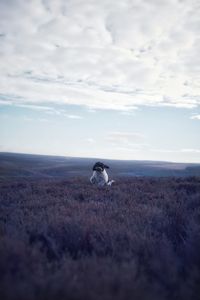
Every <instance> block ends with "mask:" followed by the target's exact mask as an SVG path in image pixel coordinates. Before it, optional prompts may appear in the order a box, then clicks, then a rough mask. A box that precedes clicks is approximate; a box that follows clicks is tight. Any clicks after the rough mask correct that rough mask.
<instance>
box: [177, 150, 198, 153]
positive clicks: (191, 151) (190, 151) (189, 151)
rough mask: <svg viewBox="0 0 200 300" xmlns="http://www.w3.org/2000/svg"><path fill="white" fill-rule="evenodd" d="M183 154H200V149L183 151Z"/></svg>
mask: <svg viewBox="0 0 200 300" xmlns="http://www.w3.org/2000/svg"><path fill="white" fill-rule="evenodd" d="M181 152H186V153H200V149H181Z"/></svg>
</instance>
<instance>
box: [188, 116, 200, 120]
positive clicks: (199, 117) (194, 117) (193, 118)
mask: <svg viewBox="0 0 200 300" xmlns="http://www.w3.org/2000/svg"><path fill="white" fill-rule="evenodd" d="M190 119H192V120H200V115H194V116H192V117H191V118H190Z"/></svg>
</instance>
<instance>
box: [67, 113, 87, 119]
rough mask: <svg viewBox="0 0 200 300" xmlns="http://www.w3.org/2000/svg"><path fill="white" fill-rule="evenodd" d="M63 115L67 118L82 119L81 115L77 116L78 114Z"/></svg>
mask: <svg viewBox="0 0 200 300" xmlns="http://www.w3.org/2000/svg"><path fill="white" fill-rule="evenodd" d="M65 116H66V117H67V118H69V119H77V120H78V119H82V118H83V117H81V116H79V115H68V114H65Z"/></svg>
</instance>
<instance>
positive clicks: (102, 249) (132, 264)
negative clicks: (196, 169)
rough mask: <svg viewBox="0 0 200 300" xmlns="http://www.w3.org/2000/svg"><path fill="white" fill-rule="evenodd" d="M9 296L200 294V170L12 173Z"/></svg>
mask: <svg viewBox="0 0 200 300" xmlns="http://www.w3.org/2000/svg"><path fill="white" fill-rule="evenodd" d="M0 299H2V300H3V299H13V300H14V299H16V300H17V299H20V300H29V299H32V300H36V299H38V300H46V299H48V300H51V299H59V300H62V299H66V300H68V299H69V300H79V299H80V300H82V299H84V300H96V299H97V300H104V299H105V300H111V299H115V300H132V299H135V300H140V299H141V300H143V299H146V300H157V299H159V300H164V299H165V300H168V299H170V300H171V299H172V300H173V299H174V300H175V299H176V300H190V299H191V300H198V299H200V177H187V178H173V177H171V178H152V177H145V178H143V177H139V178H134V177H131V178H125V177H122V178H121V179H120V178H118V180H117V182H116V184H115V185H113V186H112V187H111V188H108V187H106V188H101V189H99V188H97V187H94V186H91V185H90V183H89V182H88V179H87V178H83V177H80V178H69V179H67V180H66V179H65V180H64V179H62V178H61V179H60V178H57V179H55V178H50V179H44V178H43V179H29V180H28V179H27V178H26V177H24V178H20V179H17V178H16V179H12V180H11V179H5V178H4V179H3V180H1V182H0Z"/></svg>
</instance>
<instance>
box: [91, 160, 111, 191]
mask: <svg viewBox="0 0 200 300" xmlns="http://www.w3.org/2000/svg"><path fill="white" fill-rule="evenodd" d="M105 169H109V167H108V166H106V165H104V164H103V163H101V162H97V163H96V164H95V165H94V166H93V174H92V177H91V178H90V182H91V183H92V184H97V185H98V186H104V185H109V186H111V185H112V183H113V182H114V180H109V179H108V174H107V172H106V170H105Z"/></svg>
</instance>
